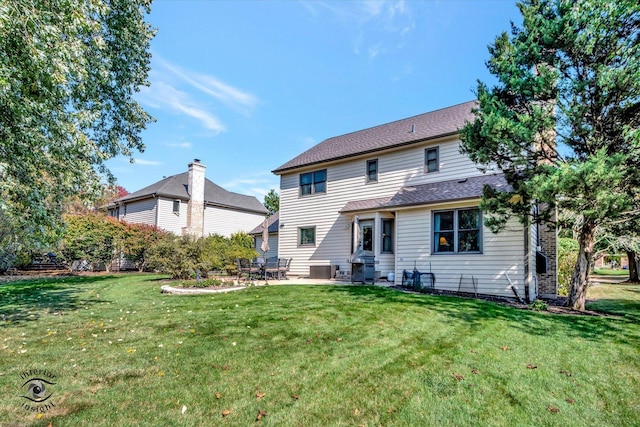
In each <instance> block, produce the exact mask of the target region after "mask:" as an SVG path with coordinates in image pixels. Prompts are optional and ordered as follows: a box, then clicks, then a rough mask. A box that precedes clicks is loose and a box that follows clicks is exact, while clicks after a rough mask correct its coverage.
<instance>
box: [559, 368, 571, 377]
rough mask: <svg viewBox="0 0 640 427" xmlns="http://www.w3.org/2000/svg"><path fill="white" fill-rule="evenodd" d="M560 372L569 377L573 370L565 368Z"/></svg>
mask: <svg viewBox="0 0 640 427" xmlns="http://www.w3.org/2000/svg"><path fill="white" fill-rule="evenodd" d="M560 373H561V374H565V375H566V376H568V377H570V376H571V372H569V371H566V370H564V369H563V370H562V371H560Z"/></svg>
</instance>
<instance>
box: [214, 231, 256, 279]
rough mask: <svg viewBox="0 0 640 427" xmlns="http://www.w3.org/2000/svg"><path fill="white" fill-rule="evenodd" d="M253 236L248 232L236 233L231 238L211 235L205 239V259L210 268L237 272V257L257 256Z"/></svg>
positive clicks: (233, 273) (229, 272) (231, 273)
mask: <svg viewBox="0 0 640 427" xmlns="http://www.w3.org/2000/svg"><path fill="white" fill-rule="evenodd" d="M254 244H255V243H254V240H253V237H251V236H249V235H248V234H247V233H242V232H240V233H235V234H233V235H231V237H230V238H226V237H224V236H220V235H215V234H214V235H211V236H208V237H205V238H204V239H203V247H204V254H203V260H204V262H205V264H206V266H207V268H208V269H210V270H220V271H226V272H227V274H229V275H235V274H236V273H237V266H236V258H255V257H257V256H258V252H257V251H256V250H255V249H254Z"/></svg>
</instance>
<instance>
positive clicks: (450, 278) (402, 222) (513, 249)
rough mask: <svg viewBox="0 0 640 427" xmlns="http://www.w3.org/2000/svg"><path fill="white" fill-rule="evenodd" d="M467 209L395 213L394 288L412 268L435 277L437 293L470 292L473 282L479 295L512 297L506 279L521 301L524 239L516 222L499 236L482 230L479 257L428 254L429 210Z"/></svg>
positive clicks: (513, 221)
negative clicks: (396, 229)
mask: <svg viewBox="0 0 640 427" xmlns="http://www.w3.org/2000/svg"><path fill="white" fill-rule="evenodd" d="M468 206H473V205H468V204H467V205H462V204H457V205H446V206H443V205H441V206H433V207H431V209H413V210H407V211H400V212H399V213H398V217H397V221H398V233H397V234H398V236H397V237H398V243H397V245H398V250H397V269H396V284H400V282H401V280H402V271H403V270H408V271H412V270H413V269H414V265H415V267H417V269H418V270H419V271H425V272H428V271H431V272H432V273H434V275H435V278H436V288H437V289H442V290H450V291H458V290H461V291H464V292H471V291H472V289H473V288H472V287H471V283H472V281H471V280H472V278H473V279H475V280H476V281H477V292H478V293H482V294H492V295H503V296H508V297H512V296H513V292H512V291H511V289H510V283H509V280H508V278H507V275H508V276H509V278H510V279H511V281H512V282H513V284H514V285H515V286H516V288H517V289H518V292H519V294H520V296H521V297H523V298H524V296H525V295H524V285H525V274H524V260H525V257H524V238H525V236H524V233H523V227H522V226H521V225H520V224H519V223H518V222H517V220H512V221H511V222H510V223H509V224H508V227H507V229H506V230H505V231H503V232H501V233H499V234H493V233H492V232H491V230H489V229H488V228H487V227H483V230H482V233H483V235H482V253H481V254H469V255H443V254H431V245H432V241H431V239H432V230H431V214H432V210H440V209H450V208H460V207H468Z"/></svg>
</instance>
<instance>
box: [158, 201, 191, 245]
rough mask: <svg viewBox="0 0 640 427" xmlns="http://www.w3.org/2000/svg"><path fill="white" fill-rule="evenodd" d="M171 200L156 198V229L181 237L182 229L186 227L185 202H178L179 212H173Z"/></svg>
mask: <svg viewBox="0 0 640 427" xmlns="http://www.w3.org/2000/svg"><path fill="white" fill-rule="evenodd" d="M173 200H174V199H168V198H164V197H160V198H158V227H160V228H162V229H164V230H167V231H170V232H171V233H173V234H175V235H178V236H180V235H182V228H183V227H186V226H187V202H185V201H181V202H180V212H179V213H177V214H176V213H174V212H173Z"/></svg>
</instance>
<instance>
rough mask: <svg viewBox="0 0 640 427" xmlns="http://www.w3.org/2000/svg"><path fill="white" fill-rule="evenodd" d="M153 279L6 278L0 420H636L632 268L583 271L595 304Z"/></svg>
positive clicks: (0, 291)
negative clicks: (39, 377)
mask: <svg viewBox="0 0 640 427" xmlns="http://www.w3.org/2000/svg"><path fill="white" fill-rule="evenodd" d="M160 284H161V283H160V282H159V281H158V277H157V276H139V275H120V276H118V275H114V276H98V277H94V278H90V277H81V278H72V279H69V278H67V279H57V280H42V281H29V282H16V283H13V284H3V285H0V341H1V343H0V393H1V396H2V399H0V425H38V426H40V425H41V426H46V425H48V424H49V423H50V422H52V424H53V426H87V425H91V426H96V425H97V426H101V425H104V426H107V425H108V426H111V425H118V426H129V425H140V424H142V425H158V426H168V425H181V426H182V425H185V426H202V425H235V426H250V425H265V426H266V425H271V426H359V425H367V426H377V425H398V426H431V425H432V426H436V425H437V426H447V425H449V426H479V425H482V426H504V425H509V426H511V425H519V426H567V425H571V426H594V425H607V426H608V425H616V426H625V425H628V426H633V425H640V397H639V396H640V322H639V320H640V316H639V309H640V286H639V285H635V286H633V285H613V286H599V287H598V288H595V289H594V291H595V290H597V297H598V298H599V301H597V302H596V303H593V304H592V305H591V308H599V309H605V310H611V311H612V312H614V313H616V316H615V317H597V316H561V315H552V314H548V313H541V312H533V311H526V310H517V309H513V308H510V307H506V306H502V305H498V304H494V303H489V302H483V301H475V300H468V299H459V298H454V297H441V296H430V295H414V294H404V293H400V292H397V291H394V290H388V289H383V288H377V287H370V286H268V287H257V288H248V289H246V290H241V291H236V292H230V293H227V294H217V295H203V296H175V295H164V294H161V293H160ZM607 289H611V292H609V291H607ZM31 369H43V370H48V371H49V372H50V373H51V374H53V375H55V378H54V379H53V380H52V381H51V382H54V383H55V384H53V385H47V386H46V387H47V389H46V392H47V393H50V392H52V393H53V394H52V396H51V398H50V399H49V400H48V401H47V402H50V403H52V404H53V405H55V406H53V407H51V408H50V409H49V410H48V411H47V412H45V413H44V414H43V415H42V416H41V417H40V418H38V415H37V414H35V413H30V412H28V411H27V410H26V409H24V408H23V407H22V406H21V405H23V403H25V402H28V401H27V400H26V399H25V398H23V397H21V396H23V395H25V394H26V390H25V388H26V387H27V386H28V385H26V386H23V384H24V383H25V380H24V379H23V378H21V374H22V373H23V372H25V371H27V370H31ZM28 379H30V378H28ZM183 407H186V411H185V412H184V414H183V413H182V410H183ZM261 411H262V412H261ZM223 413H225V414H227V415H226V416H223ZM259 413H261V414H262V415H261V416H260V419H259V420H257V418H258V414H259ZM264 413H266V415H264Z"/></svg>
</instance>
